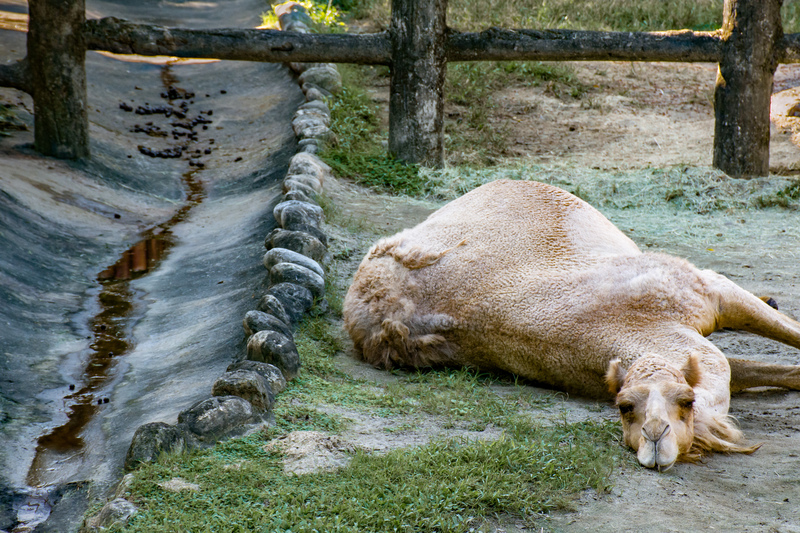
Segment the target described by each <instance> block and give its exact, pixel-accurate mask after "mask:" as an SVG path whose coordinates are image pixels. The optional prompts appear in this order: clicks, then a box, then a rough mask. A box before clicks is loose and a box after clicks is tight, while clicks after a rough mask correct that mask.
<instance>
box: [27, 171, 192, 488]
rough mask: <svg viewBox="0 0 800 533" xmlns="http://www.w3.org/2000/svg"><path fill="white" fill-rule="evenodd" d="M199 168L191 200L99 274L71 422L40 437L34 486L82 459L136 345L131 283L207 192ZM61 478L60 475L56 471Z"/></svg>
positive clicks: (31, 478) (71, 397)
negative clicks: (118, 368)
mask: <svg viewBox="0 0 800 533" xmlns="http://www.w3.org/2000/svg"><path fill="white" fill-rule="evenodd" d="M196 172H197V171H190V172H187V173H185V174H184V176H183V182H184V185H185V187H186V189H187V191H188V194H187V200H186V203H185V204H184V205H183V206H182V207H181V208H180V209H179V210H178V212H177V213H176V214H175V215H174V216H173V217H172V218H171V219H169V220H168V221H167V222H165V223H163V224H160V225H159V226H157V227H155V228H153V229H151V230H150V231H148V232H147V233H146V234H145V236H144V238H143V239H142V240H141V241H139V242H138V243H136V244H135V245H134V246H132V247H131V248H130V249H128V250H126V251H125V252H123V254H122V256H121V257H120V259H119V260H118V261H117V262H116V263H114V264H113V265H111V266H109V267H108V268H106V269H105V270H103V271H102V272H100V273H99V274H98V275H97V281H98V283H99V284H100V287H101V288H100V294H99V295H98V300H99V304H100V311H99V312H98V313H97V314H96V315H95V316H94V317H92V319H91V321H90V323H89V327H90V329H91V332H92V343H91V344H90V345H89V349H90V350H91V351H90V354H89V356H88V359H87V361H86V364H85V367H84V371H83V380H82V383H80V384H79V385H70V393H69V394H68V395H67V396H65V397H64V402H65V404H66V405H68V406H69V407H68V412H67V422H66V423H65V424H63V425H61V426H59V427H57V428H55V429H53V430H51V431H50V432H49V433H47V434H46V435H43V436H41V437H40V438H39V440H38V441H37V447H36V457H35V458H34V461H33V464H32V465H31V469H30V471H29V473H28V484H29V485H30V486H33V487H37V486H42V485H46V484H50V483H52V482H53V481H54V480H53V479H52V473H53V472H55V471H57V470H59V469H61V468H63V467H64V463H65V462H70V461H71V460H74V459H77V458H78V456H79V455H80V452H81V449H82V448H83V446H84V441H83V438H82V437H81V432H82V431H83V429H84V428H85V427H86V425H87V424H88V423H89V421H90V420H91V419H92V417H94V415H95V414H97V412H98V410H99V409H100V408H101V407H102V406H103V405H104V404H106V403H108V402H109V401H110V399H109V398H108V397H107V396H104V395H103V393H104V392H108V391H107V390H105V389H106V388H107V385H108V384H109V380H110V379H111V378H112V377H113V374H112V372H111V370H112V369H113V367H114V362H115V359H116V358H118V357H120V356H122V355H124V354H126V353H127V352H128V351H129V350H130V349H131V348H132V344H131V342H130V340H129V339H128V337H129V334H130V328H131V326H132V324H131V318H132V313H133V311H134V301H135V295H134V294H133V291H132V290H131V287H130V282H131V281H133V280H135V279H138V278H140V277H142V276H144V275H146V274H147V273H148V272H150V271H151V270H153V269H154V268H156V267H157V266H158V263H159V261H160V259H161V258H162V257H164V256H165V255H166V253H167V252H168V251H169V249H170V248H171V247H172V246H173V245H174V238H173V235H172V232H171V228H172V227H174V226H175V225H177V224H179V223H180V222H182V221H184V220H185V219H186V217H187V215H188V213H189V211H190V210H191V209H192V208H193V207H194V206H196V205H198V204H199V203H200V202H201V201H202V200H203V198H204V197H205V192H204V189H203V186H202V184H201V183H200V182H199V181H198V180H197V179H196V178H195V173H196ZM57 477H60V476H57Z"/></svg>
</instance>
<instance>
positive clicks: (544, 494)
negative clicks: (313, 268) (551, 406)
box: [112, 423, 620, 532]
mask: <svg viewBox="0 0 800 533" xmlns="http://www.w3.org/2000/svg"><path fill="white" fill-rule="evenodd" d="M618 432H619V431H618V427H617V425H616V424H596V423H580V424H559V425H556V426H552V427H539V426H534V425H531V426H529V427H528V428H526V430H525V432H524V433H522V432H520V433H519V434H508V435H506V436H504V437H502V438H500V439H498V440H496V441H492V442H470V441H463V440H452V439H451V440H444V441H437V442H433V443H430V444H428V445H426V446H421V447H418V448H410V449H403V450H395V451H392V452H389V453H388V454H386V455H374V454H366V453H356V454H355V455H354V456H353V458H352V461H351V462H350V464H349V465H348V466H346V467H344V468H342V469H340V470H337V471H335V472H330V473H314V474H305V475H302V476H286V475H284V474H283V473H282V465H281V456H280V454H279V453H277V452H270V451H266V450H265V448H264V444H265V443H266V441H265V436H264V435H263V434H258V435H253V436H250V437H246V438H243V439H236V440H232V441H228V442H226V443H223V444H220V445H218V446H216V447H215V448H213V449H211V450H205V451H201V452H197V453H194V454H192V455H191V456H188V457H184V458H179V457H175V456H165V457H163V458H162V460H160V461H159V462H158V463H156V464H151V465H147V466H145V467H142V468H140V469H139V470H137V473H136V478H135V480H134V482H133V483H132V485H131V488H130V494H129V497H130V498H131V499H132V500H133V501H134V502H135V503H136V504H137V505H138V506H140V511H139V513H137V514H136V515H134V517H133V518H132V519H131V521H130V522H129V524H128V525H127V526H125V527H119V526H118V527H115V528H112V531H128V532H140V531H141V532H144V531H147V532H150V531H215V532H234V531H264V532H267V531H269V532H272V531H331V532H337V531H338V532H361V531H437V532H462V531H470V530H471V528H475V527H478V526H479V525H480V523H481V517H482V516H486V515H491V514H494V513H508V514H511V515H513V516H518V517H521V518H523V519H524V518H525V517H527V516H531V515H533V514H535V513H541V512H547V511H550V510H554V509H559V508H564V507H569V506H570V502H571V501H572V498H573V495H574V494H575V493H577V492H579V491H581V490H584V489H587V488H593V489H595V490H597V491H600V492H602V491H605V490H608V489H609V487H610V485H609V481H608V478H609V475H610V473H611V471H612V469H613V467H614V465H615V464H617V463H618V461H619V459H618V458H619V450H620V447H619V446H618V436H617V435H618ZM173 477H180V478H182V479H185V480H187V481H189V482H193V483H197V484H199V485H200V487H201V489H200V490H199V491H197V492H194V491H182V492H169V491H167V490H164V489H162V488H160V487H159V486H158V484H159V483H163V482H164V481H168V480H169V479H172V478H173ZM473 530H474V529H473Z"/></svg>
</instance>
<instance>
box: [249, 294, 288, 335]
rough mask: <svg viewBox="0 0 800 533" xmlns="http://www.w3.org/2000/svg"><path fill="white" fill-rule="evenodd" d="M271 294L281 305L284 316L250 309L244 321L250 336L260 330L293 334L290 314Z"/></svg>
mask: <svg viewBox="0 0 800 533" xmlns="http://www.w3.org/2000/svg"><path fill="white" fill-rule="evenodd" d="M269 296H271V297H272V298H273V299H274V300H275V301H276V302H277V303H278V305H281V311H283V318H285V319H286V320H283V318H279V317H278V316H275V315H273V314H270V313H269V312H266V311H263V310H261V311H248V312H247V313H246V314H245V315H244V320H243V321H242V323H243V325H244V332H245V334H246V335H247V336H248V337H249V336H250V335H253V334H255V333H258V332H259V331H277V332H278V333H281V334H283V335H287V336H289V337H291V336H292V328H291V326H290V325H289V324H290V319H289V315H287V314H286V311H285V310H283V305H282V304H281V303H280V301H279V300H278V299H277V298H275V297H274V296H272V295H269Z"/></svg>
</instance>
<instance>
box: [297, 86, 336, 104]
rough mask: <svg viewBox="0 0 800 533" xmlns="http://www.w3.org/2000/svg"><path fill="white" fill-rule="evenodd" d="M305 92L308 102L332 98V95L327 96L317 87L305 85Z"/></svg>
mask: <svg viewBox="0 0 800 533" xmlns="http://www.w3.org/2000/svg"><path fill="white" fill-rule="evenodd" d="M303 94H305V95H306V102H324V101H325V100H326V99H328V98H330V95H328V96H325V94H323V92H322V91H320V90H319V89H317V88H316V87H303Z"/></svg>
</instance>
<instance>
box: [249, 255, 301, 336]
mask: <svg viewBox="0 0 800 533" xmlns="http://www.w3.org/2000/svg"><path fill="white" fill-rule="evenodd" d="M287 251H291V250H287ZM303 257H305V256H303ZM306 259H308V258H306ZM309 261H310V259H309ZM256 309H258V310H259V311H262V312H264V313H266V314H268V315H272V316H273V317H274V318H277V319H278V320H280V321H281V322H283V323H284V324H286V325H288V326H291V323H292V320H291V319H290V318H289V315H288V314H287V313H286V309H284V308H283V304H282V303H281V301H280V300H278V299H277V298H275V297H274V296H273V295H271V294H265V295H264V296H262V297H261V299H260V300H259V301H258V305H257V306H256ZM262 329H269V328H262ZM253 333H255V331H254V332H253ZM290 333H291V331H290Z"/></svg>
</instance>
